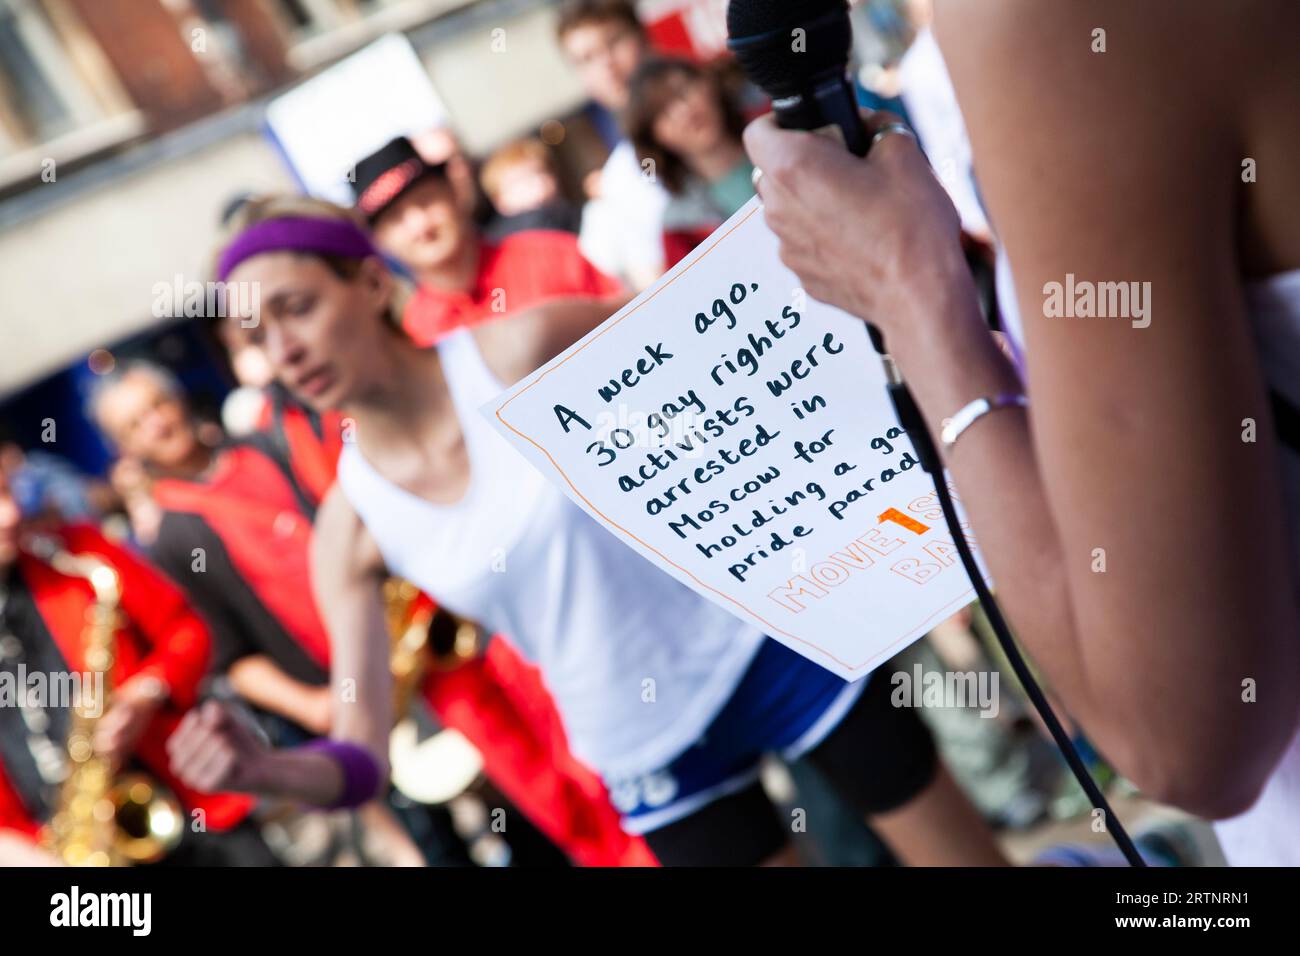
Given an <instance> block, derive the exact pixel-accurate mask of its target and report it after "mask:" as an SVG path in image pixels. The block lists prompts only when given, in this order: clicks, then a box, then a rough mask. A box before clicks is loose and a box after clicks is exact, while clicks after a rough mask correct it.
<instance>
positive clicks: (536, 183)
mask: <svg viewBox="0 0 1300 956" xmlns="http://www.w3.org/2000/svg"><path fill="white" fill-rule="evenodd" d="M559 190H560V186H559V183H557V182H556V181H555V175H554V174H553V173H552V172H551V171H550V170H549V169H547V168H546V164H545V163H543V162H541V161H540V160H536V159H524V160H521V161H520V162H517V163H515V164H514V165H512V166H510V167H508V168H506V169H505V170H503V171H502V173H501V176H500V179H499V181H498V183H497V187H496V194H495V195H493V197H492V205H494V206H496V209H497V212H499V213H501V215H503V216H514V215H518V214H519V213H521V212H529V211H530V210H533V209H540V208H542V207H543V206H545V205H546V204H547V203H550V202H553V201H554V200H555V198H556V196H558V195H559Z"/></svg>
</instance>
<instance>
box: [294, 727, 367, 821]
mask: <svg viewBox="0 0 1300 956" xmlns="http://www.w3.org/2000/svg"><path fill="white" fill-rule="evenodd" d="M298 749H299V750H307V751H312V752H314V753H321V754H324V755H325V756H327V757H329V758H330V759H331V760H333V761H334V762H335V763H336V764H338V765H339V771H340V772H341V773H342V774H343V792H342V793H340V794H339V796H338V799H336V800H335V801H334V802H333V803H330V804H328V805H326V806H325V807H323V809H326V810H340V809H343V808H350V807H359V806H361V805H362V804H363V803H367V802H369V801H370V800H373V799H374V798H375V796H377V795H378V793H379V785H380V783H381V778H380V773H379V761H377V760H376V759H375V758H374V755H373V754H371V752H370V751H369V750H367V749H366V748H365V747H363V746H361V745H360V744H354V743H351V742H349V741H346V740H329V739H326V738H323V737H322V738H321V739H319V740H312V741H309V742H308V743H305V744H303V745H302V746H301V747H299V748H298Z"/></svg>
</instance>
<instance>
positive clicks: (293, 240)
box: [217, 216, 379, 282]
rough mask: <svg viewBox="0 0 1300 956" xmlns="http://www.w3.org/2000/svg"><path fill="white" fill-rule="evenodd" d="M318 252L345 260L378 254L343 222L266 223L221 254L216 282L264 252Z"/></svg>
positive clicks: (251, 229) (301, 219) (293, 220)
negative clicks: (246, 260)
mask: <svg viewBox="0 0 1300 956" xmlns="http://www.w3.org/2000/svg"><path fill="white" fill-rule="evenodd" d="M284 251H292V252H318V253H321V254H322V255H327V256H342V257H343V258H345V259H369V258H370V257H371V256H378V255H379V251H378V250H377V249H376V248H375V246H374V244H373V243H372V242H371V241H370V237H369V236H367V235H366V234H365V233H364V232H363V231H362V230H361V229H359V228H358V227H357V226H356V225H354V224H353V223H350V222H347V221H346V220H343V219H313V218H310V217H306V216H303V217H299V218H288V219H267V220H266V221H264V222H259V223H258V224H257V225H255V226H250V227H249V228H248V229H245V230H244V231H243V232H241V233H240V234H239V235H238V236H237V237H236V238H235V240H234V241H233V242H231V243H230V245H228V246H226V249H225V251H224V252H222V253H221V259H220V261H219V262H218V263H217V280H218V281H219V282H225V281H226V279H228V278H229V277H230V273H232V272H234V271H235V267H236V266H238V265H239V264H240V263H241V262H243V261H244V260H245V259H251V258H252V257H253V256H256V255H260V254H261V253H263V252H284Z"/></svg>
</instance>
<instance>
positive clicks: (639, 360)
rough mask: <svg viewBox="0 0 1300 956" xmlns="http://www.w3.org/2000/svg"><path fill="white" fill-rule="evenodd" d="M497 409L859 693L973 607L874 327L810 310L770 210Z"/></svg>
mask: <svg viewBox="0 0 1300 956" xmlns="http://www.w3.org/2000/svg"><path fill="white" fill-rule="evenodd" d="M483 413H484V414H485V415H487V416H488V417H489V419H490V420H491V421H492V422H493V424H494V425H495V426H496V427H497V429H498V430H499V431H500V432H501V434H503V435H504V436H505V437H506V438H507V440H509V441H510V442H511V444H512V445H513V446H514V447H516V448H517V449H519V451H520V452H522V453H523V454H524V455H525V456H526V457H527V458H528V459H529V460H530V461H531V462H532V463H533V464H534V465H535V466H536V467H537V468H539V469H541V471H542V473H543V474H544V475H546V476H547V477H548V478H549V479H550V480H551V481H553V482H555V484H556V485H557V486H558V487H559V488H561V489H562V490H563V491H564V493H565V494H567V495H568V496H569V497H570V498H571V499H573V501H575V502H576V503H577V504H578V505H579V506H581V507H582V508H583V509H584V510H585V511H587V513H588V514H590V515H591V516H592V517H593V518H595V519H596V520H597V521H599V522H601V523H602V524H603V525H605V527H606V528H608V529H609V531H610V532H611V533H613V534H615V535H618V536H619V537H620V538H621V539H622V540H623V541H625V542H626V543H627V545H628V546H629V547H631V548H634V549H635V550H637V551H638V552H640V553H641V554H642V555H644V556H645V557H646V558H648V559H649V560H650V561H652V562H653V563H654V564H655V565H657V566H658V567H660V568H662V569H663V570H664V571H666V572H667V573H668V574H671V575H672V576H673V577H675V578H677V579H678V580H680V581H682V582H683V583H685V584H687V585H688V586H690V587H691V588H693V589H694V590H695V591H697V592H699V593H700V594H702V595H703V596H705V597H707V598H708V599H709V600H711V601H714V602H716V603H718V604H719V605H721V606H722V607H725V608H727V609H728V610H729V611H731V612H732V613H734V614H736V615H738V616H739V617H741V618H743V619H745V620H746V621H749V622H751V623H753V624H755V625H757V626H758V627H760V628H762V629H763V630H764V631H765V632H766V633H768V634H770V635H771V636H772V637H774V638H776V639H777V640H779V641H781V642H782V643H783V644H785V645H787V646H788V647H790V648H792V649H793V650H795V651H798V652H799V653H801V654H804V655H805V656H807V657H809V658H811V659H812V660H814V661H817V662H818V663H819V664H821V665H823V666H824V667H826V668H828V669H829V670H831V671H834V672H835V673H837V674H839V675H841V676H842V677H845V678H847V679H849V680H856V679H858V678H860V677H863V676H865V675H866V674H868V673H869V672H870V671H871V669H872V668H873V667H875V666H876V665H878V664H880V663H881V662H883V661H884V660H886V659H887V658H889V657H890V656H892V655H894V654H896V653H897V652H898V651H899V650H901V649H902V648H903V647H905V646H906V645H907V644H909V643H911V642H912V641H914V640H916V639H917V638H919V637H921V636H922V635H924V634H925V633H926V631H928V630H929V629H930V628H931V627H933V626H934V625H935V624H937V623H939V622H940V621H942V620H943V619H944V618H946V617H948V616H950V615H952V614H953V613H955V612H956V611H958V610H959V609H961V608H962V607H963V606H965V605H966V604H968V603H969V602H970V601H971V600H973V593H972V590H971V587H970V583H969V581H968V580H967V577H966V574H965V572H964V570H963V569H962V566H961V563H960V559H959V558H958V556H957V550H956V547H955V545H954V544H953V541H952V539H951V537H950V536H949V533H948V529H947V527H946V526H945V524H944V521H943V517H942V514H941V512H940V509H939V505H938V501H937V498H936V496H935V493H934V487H933V485H932V483H931V481H930V478H929V476H928V475H927V474H926V473H925V472H924V471H923V470H922V469H921V467H920V465H919V464H918V463H917V460H916V457H915V453H914V452H913V450H912V447H911V444H910V442H909V441H908V439H907V436H906V435H904V434H902V433H901V432H900V430H899V429H898V427H897V423H896V419H895V417H894V413H893V409H892V406H891V405H890V403H889V400H888V397H887V396H886V393H885V381H884V375H883V372H882V370H881V367H880V362H879V359H878V358H877V356H876V355H875V353H874V352H873V351H872V349H871V343H870V341H869V340H868V338H867V336H866V332H865V329H864V327H863V324H862V322H861V321H859V320H857V319H854V318H853V317H851V316H849V315H847V314H845V313H844V312H841V311H839V310H838V309H834V308H832V307H830V306H827V305H824V304H822V303H820V302H816V301H813V300H812V299H809V298H807V296H806V295H805V294H804V293H803V291H802V290H801V289H800V288H799V281H798V279H797V278H796V277H795V276H794V274H793V273H792V272H790V271H789V270H788V269H786V268H785V266H784V265H782V263H781V261H780V259H779V258H778V255H777V240H776V237H775V236H774V235H773V234H772V233H771V231H770V230H769V229H768V228H767V226H766V224H765V222H764V220H763V215H762V207H761V205H760V203H759V201H758V200H757V199H755V200H752V201H751V202H750V203H749V204H748V205H747V206H745V208H743V209H742V210H740V212H738V213H737V214H736V215H735V216H733V217H732V218H731V219H730V220H729V221H728V222H727V223H726V224H725V225H723V226H722V227H721V228H719V229H718V231H717V232H716V233H714V234H713V236H712V237H710V239H709V240H708V241H707V242H705V243H704V244H703V245H702V246H700V247H699V248H698V249H697V250H696V251H695V252H694V253H692V254H691V255H690V256H689V257H687V259H686V260H684V261H683V262H682V263H680V264H679V265H678V266H677V267H676V268H674V269H673V270H671V271H670V272H669V273H668V274H667V275H666V276H664V277H663V278H662V279H661V280H660V281H659V282H658V283H656V284H655V285H654V286H653V287H651V288H650V289H649V290H647V291H646V292H645V293H644V294H643V295H641V296H640V297H638V298H637V299H636V300H635V301H634V302H632V303H630V304H629V305H628V306H626V307H625V308H624V309H622V310H621V311H620V312H619V313H618V314H616V315H614V316H613V317H611V318H610V319H609V320H608V321H606V322H605V323H604V324H602V325H601V326H600V327H599V328H597V329H596V330H594V331H593V332H591V333H590V334H589V335H587V336H586V337H585V338H584V339H582V341H580V342H578V343H577V344H575V345H574V346H572V347H571V348H570V349H568V350H567V351H566V352H564V353H563V354H562V355H560V356H558V357H556V358H555V359H554V360H553V361H551V362H549V363H548V364H547V365H546V366H544V367H543V368H541V369H538V370H537V371H536V372H534V373H533V374H532V375H530V376H529V377H528V378H526V379H525V380H524V381H522V382H520V383H519V384H517V385H515V386H514V387H513V388H510V389H508V390H507V391H506V392H505V393H504V394H503V395H501V396H500V397H499V398H497V399H496V400H494V401H493V402H491V403H489V405H487V406H485V407H484V408H483ZM592 586H593V587H599V586H600V582H592Z"/></svg>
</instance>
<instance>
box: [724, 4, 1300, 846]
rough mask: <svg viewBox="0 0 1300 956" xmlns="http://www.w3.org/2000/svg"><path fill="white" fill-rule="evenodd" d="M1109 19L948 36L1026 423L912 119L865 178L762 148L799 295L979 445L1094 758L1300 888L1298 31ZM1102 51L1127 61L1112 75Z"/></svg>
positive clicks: (1046, 642)
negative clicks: (875, 330) (1009, 302)
mask: <svg viewBox="0 0 1300 956" xmlns="http://www.w3.org/2000/svg"><path fill="white" fill-rule="evenodd" d="M1107 11H1108V12H1107V24H1106V28H1105V30H1100V29H1099V28H1098V27H1097V24H1096V19H1095V15H1094V11H1092V10H1091V9H1090V8H1088V9H1085V8H1084V7H1082V6H1076V5H1068V4H1066V5H1058V4H1040V3H1036V2H1031V0H1015V2H1010V3H1004V4H996V5H990V6H985V5H976V4H956V3H953V4H946V5H944V6H941V7H940V8H939V14H938V17H937V18H936V25H937V35H938V38H939V40H940V43H941V44H942V47H943V50H944V53H945V55H946V59H947V62H948V66H949V68H950V69H951V72H952V78H953V82H954V85H955V87H956V89H957V91H958V94H959V96H960V98H961V102H962V105H963V108H964V112H965V114H966V120H967V125H968V127H969V130H970V135H971V142H972V146H973V148H974V154H975V165H976V166H977V168H978V169H979V171H980V177H981V186H982V189H983V192H984V196H985V198H986V199H987V203H988V208H989V211H990V214H991V216H990V218H991V220H992V222H993V223H994V225H995V227H996V229H997V232H998V235H999V238H1000V240H1001V241H1002V243H1003V244H1004V253H1005V257H1006V258H1005V262H1007V263H1009V264H1010V265H1008V266H1007V272H1008V274H1010V273H1011V271H1012V269H1013V270H1014V279H1015V289H1016V291H1017V292H1018V301H1019V305H1020V309H1019V314H1020V316H1021V319H1022V323H1021V324H1022V326H1023V328H1013V329H1012V330H1011V331H1013V332H1014V333H1015V334H1016V335H1017V336H1021V335H1023V338H1024V340H1025V345H1026V348H1025V355H1026V364H1025V371H1026V373H1027V385H1028V399H1030V400H1032V403H1033V404H1032V408H1033V414H1032V416H1030V415H1028V414H1026V412H1025V410H1024V409H1025V407H1026V398H1025V394H1026V383H1025V381H1022V377H1021V374H1020V371H1019V370H1018V369H1017V368H1016V366H1015V365H1014V364H1013V363H1012V362H1011V361H1010V360H1009V359H1008V358H1007V357H1006V356H1005V355H1004V354H1003V352H1002V351H1001V350H1000V349H999V347H998V346H997V344H996V343H995V342H994V340H993V339H992V337H991V336H990V335H989V332H988V329H987V326H986V325H985V323H984V321H983V319H982V317H981V315H980V312H979V309H978V308H977V306H976V302H975V295H974V289H973V285H972V283H971V279H970V274H969V271H968V269H967V266H966V263H965V261H964V256H963V255H962V249H961V246H960V243H959V221H958V215H957V212H956V211H955V210H954V208H953V205H952V203H951V201H950V200H949V198H948V196H947V195H946V194H945V193H944V192H943V190H942V188H941V187H940V185H939V184H938V182H937V181H936V179H935V177H934V176H933V175H932V173H931V171H930V168H929V166H928V165H927V164H926V162H925V160H924V158H923V156H922V155H921V153H920V152H919V151H918V150H917V149H916V146H915V144H914V143H913V142H912V139H911V137H910V136H908V135H906V132H905V130H903V131H902V132H900V127H899V126H898V125H897V122H896V120H895V119H894V118H893V117H890V116H888V115H882V114H873V115H870V116H869V117H868V118H867V123H868V130H869V133H870V134H872V135H874V136H877V137H879V141H878V142H877V143H876V145H875V147H874V149H872V151H871V152H870V154H869V155H868V156H867V157H866V158H865V159H857V158H855V157H853V156H852V155H850V154H849V153H847V152H846V151H845V150H843V149H840V148H837V147H836V146H835V145H834V144H832V143H829V142H827V141H825V140H823V139H821V138H819V137H817V136H812V135H808V134H806V133H801V132H791V131H782V130H780V129H778V128H777V127H776V126H775V124H774V123H773V122H772V121H771V120H770V119H764V120H763V121H760V122H758V123H756V124H754V125H753V126H752V127H751V128H750V129H749V130H748V131H747V132H746V145H747V147H748V149H749V152H750V155H751V157H752V158H753V159H754V161H755V163H756V164H757V165H758V166H759V167H760V168H762V169H763V170H764V175H763V176H762V177H761V178H760V179H759V191H760V192H761V193H762V195H763V199H764V203H765V214H766V217H767V221H768V224H769V225H770V226H771V227H772V229H773V230H774V231H775V232H776V233H777V235H778V236H779V237H780V240H781V255H782V258H783V260H784V261H785V262H786V264H787V265H788V266H789V267H790V268H791V269H793V270H794V271H795V272H796V273H797V274H798V275H799V277H800V279H801V281H802V282H803V284H804V287H805V288H806V289H807V290H808V292H809V294H810V295H813V296H815V297H816V298H818V299H820V300H822V301H824V302H827V303H830V304H833V305H835V306H838V307H840V308H842V309H845V310H846V311H848V312H850V313H852V314H854V315H857V316H861V317H864V318H867V319H869V320H870V321H872V322H874V323H876V324H877V325H878V326H879V328H880V330H881V332H882V333H883V334H884V337H885V340H886V342H887V343H888V345H889V348H890V352H891V353H892V355H893V356H894V359H895V361H896V362H897V364H898V367H899V369H900V370H901V372H902V374H903V375H904V377H906V378H907V379H908V380H909V382H910V383H911V386H912V389H913V391H914V392H915V394H916V398H917V401H918V403H919V406H920V409H921V411H922V413H923V414H924V415H925V416H926V418H927V419H928V422H929V425H930V428H931V429H932V433H933V434H935V435H940V434H941V433H942V432H943V431H944V430H945V422H947V421H950V420H952V419H953V418H954V416H956V417H958V418H963V419H964V420H966V422H967V424H968V425H969V426H970V427H969V429H968V430H962V431H961V432H960V433H959V434H953V430H951V429H949V430H948V431H949V435H948V438H947V440H946V441H945V443H944V444H945V447H944V456H945V458H947V464H948V466H949V467H950V468H951V470H952V474H953V477H954V479H955V481H956V482H957V485H958V487H959V488H960V489H961V493H962V501H963V503H964V505H965V508H966V512H967V514H968V515H969V518H970V521H971V524H972V526H973V528H974V531H975V534H976V536H977V537H978V539H979V541H980V545H981V548H982V550H983V552H984V555H985V558H986V560H987V561H988V564H989V568H990V571H991V573H992V577H993V578H995V579H996V580H997V582H998V587H999V598H1000V599H1001V600H1002V601H1003V602H1004V603H1005V607H1006V609H1007V612H1008V617H1009V618H1010V619H1011V621H1012V622H1013V623H1014V624H1015V625H1016V627H1017V632H1018V634H1019V636H1020V638H1021V639H1022V640H1023V642H1024V643H1025V644H1026V645H1027V648H1028V650H1029V651H1030V653H1031V654H1032V656H1033V659H1034V661H1035V663H1036V665H1037V666H1038V667H1039V668H1041V670H1042V672H1043V674H1044V675H1045V676H1046V677H1047V678H1048V679H1050V681H1051V684H1052V686H1053V688H1054V690H1055V692H1056V693H1057V694H1058V695H1059V696H1060V698H1061V700H1062V701H1063V702H1064V704H1065V707H1066V708H1067V709H1068V711H1069V712H1070V713H1071V715H1072V716H1073V717H1074V718H1075V719H1076V720H1077V721H1078V722H1079V724H1080V725H1081V726H1082V727H1083V728H1084V729H1085V730H1086V731H1087V733H1088V736H1089V739H1090V740H1091V741H1092V742H1093V743H1094V744H1095V745H1096V747H1097V748H1098V750H1100V751H1101V752H1102V753H1103V754H1104V755H1105V756H1106V758H1107V760H1108V761H1109V762H1110V763H1111V764H1113V765H1114V766H1115V767H1116V769H1118V770H1119V771H1120V772H1122V773H1123V774H1124V775H1125V776H1127V777H1129V778H1130V779H1132V780H1133V781H1134V783H1136V784H1137V785H1138V786H1139V787H1141V788H1142V789H1143V790H1144V791H1146V792H1147V793H1149V794H1150V795H1151V796H1153V797H1154V798H1155V799H1158V800H1161V801H1163V802H1166V803H1171V804H1174V805H1176V806H1181V807H1183V808H1185V809H1188V810H1190V811H1192V812H1194V813H1197V814H1200V815H1202V816H1207V817H1212V818H1232V819H1230V820H1228V821H1227V822H1226V823H1223V824H1221V825H1220V826H1219V833H1220V839H1221V842H1222V843H1223V845H1224V847H1225V850H1226V851H1227V855H1228V858H1229V860H1230V861H1231V862H1234V863H1241V864H1274V865H1295V864H1297V863H1300V719H1298V715H1297V708H1298V707H1300V641H1298V640H1297V634H1300V609H1298V608H1297V600H1296V594H1297V588H1296V583H1297V581H1300V572H1298V571H1297V563H1296V562H1297V559H1300V533H1297V528H1300V411H1298V410H1297V409H1298V408H1300V387H1298V386H1297V383H1298V382H1300V374H1298V371H1297V370H1300V337H1298V336H1297V335H1296V332H1295V330H1296V329H1297V328H1300V225H1298V224H1297V222H1296V220H1295V218H1294V216H1292V215H1291V212H1290V211H1291V210H1293V209H1294V208H1295V207H1296V205H1297V203H1300V177H1297V176H1296V175H1295V172H1294V169H1295V167H1294V164H1289V163H1288V162H1287V160H1286V159H1285V157H1288V156H1291V155H1293V154H1294V153H1295V152H1296V150H1297V149H1300V81H1298V80H1297V76H1296V74H1295V72H1294V71H1291V72H1290V73H1289V74H1287V75H1286V79H1285V80H1283V81H1279V80H1278V74H1277V72H1276V69H1275V64H1276V63H1278V62H1282V61H1284V60H1288V58H1291V59H1293V52H1294V51H1293V42H1292V38H1293V37H1294V36H1295V35H1296V33H1297V31H1300V9H1297V8H1296V7H1295V5H1294V4H1291V3H1286V2H1281V0H1277V2H1259V3H1256V4H1252V5H1251V14H1250V15H1249V16H1242V17H1240V18H1238V19H1236V20H1235V21H1234V28H1233V29H1232V30H1231V31H1226V30H1225V29H1224V24H1223V16H1222V9H1221V7H1220V6H1219V5H1218V4H1215V3H1208V2H1191V3H1187V2H1183V3H1171V2H1164V0H1157V2H1152V3H1144V4H1111V5H1108V7H1107ZM1175 20H1176V21H1177V24H1178V38H1179V42H1178V44H1176V45H1172V46H1171V45H1170V43H1169V31H1170V23H1171V22H1174V21H1175ZM1107 31H1109V33H1110V35H1111V36H1113V37H1118V36H1122V37H1123V38H1124V41H1123V43H1122V44H1121V43H1114V42H1112V43H1111V45H1110V47H1109V48H1108V49H1106V50H1105V52H1104V55H1100V54H1101V49H1100V48H1099V47H1100V46H1103V45H1104V44H1105V42H1106V41H1105V36H1106V32H1107ZM1081 36H1082V37H1091V38H1092V42H1091V44H1089V43H1082V44H1081V43H1079V42H1078V38H1079V37H1081ZM1181 49H1195V50H1197V51H1198V56H1197V57H1193V58H1188V57H1185V56H1182V55H1181V54H1180V53H1179V50H1181ZM1207 58H1209V59H1212V60H1213V61H1214V62H1216V63H1220V64H1221V67H1222V68H1221V69H1217V70H1214V71H1209V72H1207V71H1206V70H1204V69H1203V63H1204V61H1205V60H1206V59H1207ZM1117 157H1123V161H1122V162H1119V161H1117ZM1268 157H1273V158H1274V160H1273V161H1274V162H1275V163H1276V165H1275V166H1273V167H1272V168H1273V169H1275V170H1276V175H1273V176H1265V175H1259V176H1258V178H1256V174H1255V168H1256V163H1258V164H1259V166H1260V167H1261V168H1264V167H1266V166H1267V165H1268V164H1269V159H1268ZM1080 224H1086V226H1087V228H1080ZM1076 276H1077V277H1078V279H1079V281H1076ZM1133 280H1138V281H1133ZM1066 288H1069V290H1070V291H1069V292H1068V293H1067V292H1066V291H1065V290H1066ZM1121 290H1122V292H1123V293H1125V294H1124V295H1123V297H1122V298H1121V295H1120V293H1121ZM1156 290H1158V291H1156ZM1153 291H1156V294H1155V296H1154V303H1155V305H1154V310H1155V311H1154V312H1153V298H1152V292H1153ZM981 399H983V400H984V401H983V402H981V401H980V400H981ZM959 413H960V414H959ZM957 447H960V448H961V450H960V451H957V450H956V448H957ZM1009 502H1010V503H1014V507H1009V506H1008V503H1009ZM1281 516H1287V517H1288V518H1289V520H1283V519H1282V518H1281ZM1242 529H1249V532H1248V533H1243V530H1242ZM1226 540H1231V541H1232V542H1233V545H1232V547H1231V548H1222V547H1207V546H1206V542H1209V541H1226ZM1189 556H1194V559H1191V560H1189ZM1107 565H1109V567H1110V569H1111V573H1102V572H1105V571H1106V570H1107Z"/></svg>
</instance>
